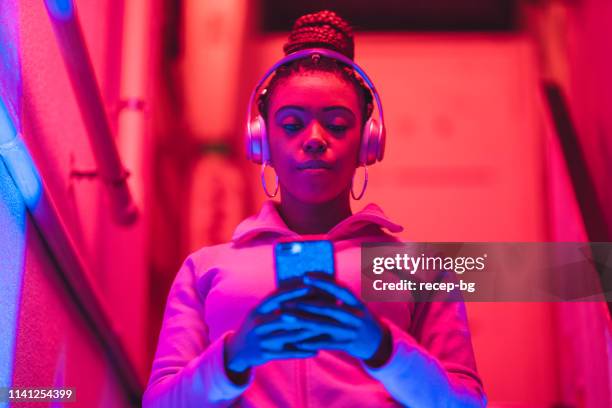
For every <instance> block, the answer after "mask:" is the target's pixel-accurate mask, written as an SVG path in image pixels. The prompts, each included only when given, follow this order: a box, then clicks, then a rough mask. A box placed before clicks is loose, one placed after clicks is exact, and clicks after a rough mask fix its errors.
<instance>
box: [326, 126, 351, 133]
mask: <svg viewBox="0 0 612 408" xmlns="http://www.w3.org/2000/svg"><path fill="white" fill-rule="evenodd" d="M347 127H348V126H346V125H327V128H328V129H329V130H331V131H332V132H344V131H345V130H346V129H347Z"/></svg>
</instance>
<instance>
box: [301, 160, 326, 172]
mask: <svg viewBox="0 0 612 408" xmlns="http://www.w3.org/2000/svg"><path fill="white" fill-rule="evenodd" d="M297 168H298V169H299V170H329V169H331V164H329V163H328V162H326V161H324V160H308V161H305V162H303V163H300V164H298V166H297Z"/></svg>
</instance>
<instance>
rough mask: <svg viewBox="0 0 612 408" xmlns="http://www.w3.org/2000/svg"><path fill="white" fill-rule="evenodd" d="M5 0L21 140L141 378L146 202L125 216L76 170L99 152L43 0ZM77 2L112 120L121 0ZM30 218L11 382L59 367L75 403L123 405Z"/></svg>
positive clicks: (49, 379) (48, 379) (42, 381)
mask: <svg viewBox="0 0 612 408" xmlns="http://www.w3.org/2000/svg"><path fill="white" fill-rule="evenodd" d="M9 1H14V2H15V3H17V8H18V13H19V19H18V21H17V24H18V33H19V39H20V53H19V56H20V63H21V75H22V78H23V99H22V101H21V103H22V106H23V109H22V110H23V113H22V117H21V118H20V120H21V123H22V129H23V137H24V140H25V142H26V144H27V146H28V149H29V150H30V152H31V154H32V156H33V158H34V161H35V163H36V165H37V167H38V169H39V171H40V174H41V175H42V178H43V180H44V182H45V183H46V185H47V187H48V189H49V191H50V194H51V196H52V197H53V199H54V201H55V203H56V205H57V207H58V211H59V214H60V216H61V217H62V218H63V220H64V222H65V224H66V226H67V230H68V233H69V234H70V235H71V236H72V238H73V240H74V242H75V244H76V246H77V250H78V251H79V252H80V254H81V256H82V257H83V259H84V261H85V264H86V268H87V270H88V273H89V278H90V279H91V281H92V282H93V283H94V285H95V286H96V287H97V289H98V291H99V292H100V293H101V294H102V298H103V301H104V303H105V306H106V308H107V310H108V311H109V313H110V318H111V320H112V322H113V326H114V328H115V330H116V332H117V334H118V335H119V337H120V338H121V341H122V342H123V343H124V345H125V348H126V349H127V351H128V354H129V358H130V360H131V361H132V363H133V364H134V365H135V367H136V369H137V371H138V375H139V376H140V381H141V382H142V383H144V382H145V381H146V379H147V374H148V369H149V366H148V361H147V349H146V347H147V343H146V339H147V330H146V327H147V321H148V318H147V310H146V305H147V303H146V300H147V288H148V276H147V262H148V258H147V250H146V239H147V236H146V234H147V231H148V229H147V228H148V224H147V218H148V208H146V207H141V208H140V211H141V217H140V218H139V220H138V221H137V223H136V224H135V225H132V226H129V227H123V226H119V225H117V224H115V223H114V221H113V218H112V214H111V212H110V209H109V205H108V200H107V197H106V196H105V194H106V193H105V190H104V189H103V188H102V184H101V182H100V181H99V180H97V179H93V180H92V179H81V180H78V179H74V178H71V177H70V172H71V170H73V169H78V170H95V162H94V161H93V156H92V153H91V147H90V145H89V142H88V139H87V134H86V131H85V129H84V126H83V123H82V120H81V115H80V112H79V109H78V106H77V105H76V101H75V97H74V95H73V91H72V88H71V84H70V81H69V79H68V77H67V74H66V69H65V67H64V62H63V60H62V58H61V55H60V52H59V48H58V46H57V43H56V38H55V35H54V32H53V30H52V26H51V23H50V21H49V17H48V15H47V12H46V9H45V5H44V2H43V1H35V0H19V1H16V0H9ZM76 7H77V12H78V14H79V17H80V21H81V26H82V28H83V31H84V36H85V40H86V43H87V45H88V47H89V51H90V55H91V58H92V61H93V65H94V69H95V71H96V76H97V79H98V83H99V86H100V89H101V93H102V96H103V99H104V103H105V108H106V110H107V112H108V115H109V118H110V121H111V126H112V128H113V130H115V128H116V117H117V107H118V102H119V101H118V99H117V95H118V87H119V78H120V71H119V70H120V62H121V61H120V55H121V47H120V45H121V35H122V7H123V1H120V0H103V1H97V2H89V1H76ZM143 151H146V150H145V149H143ZM143 166H145V167H146V166H148V161H147V158H146V157H145V158H144V161H143ZM140 170H142V169H140ZM141 172H142V171H141ZM147 175H148V174H147ZM134 182H135V183H142V180H134ZM28 225H29V226H28V230H27V231H28V234H27V236H26V238H25V239H26V240H27V250H26V255H25V256H26V259H25V274H24V281H23V284H22V302H21V304H20V314H19V333H18V337H17V346H16V350H17V352H16V359H15V367H14V370H15V372H14V384H15V385H22V386H36V385H40V386H43V385H47V386H50V385H52V384H53V383H54V382H53V381H54V376H56V375H59V376H60V377H62V378H63V379H64V381H65V384H66V386H71V387H76V388H77V395H78V397H77V400H78V404H77V405H76V406H86V407H91V406H117V407H120V406H126V404H127V402H126V400H125V399H124V397H123V393H124V390H123V389H122V388H121V387H120V386H119V384H118V382H117V379H116V378H117V375H116V373H114V371H113V369H112V368H111V366H110V365H109V361H107V357H105V355H104V353H103V350H102V349H101V345H100V342H99V341H98V340H97V339H96V338H94V336H93V335H92V334H91V332H90V328H88V327H87V326H86V325H85V323H84V320H83V316H82V314H81V313H80V311H79V310H78V309H77V308H76V306H75V304H74V302H73V301H72V299H71V297H70V296H69V295H68V293H67V292H66V291H65V289H64V288H63V287H62V286H61V284H60V283H59V282H58V276H59V275H58V272H57V270H56V266H55V264H54V263H52V262H51V260H50V258H49V256H48V252H47V251H48V250H47V248H46V247H45V246H44V245H43V243H42V242H41V237H40V236H39V235H38V234H37V233H36V232H35V231H34V230H33V229H32V227H31V225H30V223H28ZM22 239H23V238H22ZM38 406H40V405H38Z"/></svg>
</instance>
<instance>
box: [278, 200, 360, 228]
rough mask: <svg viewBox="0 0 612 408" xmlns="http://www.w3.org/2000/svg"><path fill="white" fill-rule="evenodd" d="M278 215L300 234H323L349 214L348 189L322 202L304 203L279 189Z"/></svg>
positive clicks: (350, 212)
mask: <svg viewBox="0 0 612 408" xmlns="http://www.w3.org/2000/svg"><path fill="white" fill-rule="evenodd" d="M281 197H282V198H281V202H280V207H279V213H280V216H281V217H282V218H283V220H284V221H285V223H286V224H287V226H288V227H289V229H291V230H292V231H295V232H297V233H298V234H301V235H305V234H306V235H308V234H325V233H327V232H329V230H331V229H332V228H333V227H335V226H336V225H337V224H338V223H339V222H340V221H342V220H344V219H346V218H348V217H349V216H351V214H352V211H351V204H350V200H349V190H346V191H344V192H343V193H342V194H340V195H339V196H338V197H336V198H334V199H332V200H330V201H326V202H323V203H305V202H303V201H300V200H298V199H297V198H296V197H295V196H292V195H291V194H289V193H288V192H287V191H281Z"/></svg>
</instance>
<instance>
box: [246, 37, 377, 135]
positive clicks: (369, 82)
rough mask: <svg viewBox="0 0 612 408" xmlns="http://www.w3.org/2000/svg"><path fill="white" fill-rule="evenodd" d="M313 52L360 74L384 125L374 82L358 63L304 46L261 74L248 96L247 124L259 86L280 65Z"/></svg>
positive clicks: (328, 51) (323, 49)
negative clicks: (304, 47)
mask: <svg viewBox="0 0 612 408" xmlns="http://www.w3.org/2000/svg"><path fill="white" fill-rule="evenodd" d="M315 54H317V55H322V56H324V57H328V58H332V59H335V60H337V61H338V62H341V63H342V64H344V65H346V66H348V67H351V68H353V69H354V70H355V71H357V73H358V74H359V76H361V78H362V79H363V80H364V82H365V83H366V84H367V85H368V87H369V88H370V91H371V92H372V95H373V96H374V100H375V101H376V108H377V110H378V116H379V117H380V124H381V126H384V123H385V121H384V116H383V109H382V103H381V101H380V97H379V96H378V92H377V91H376V87H375V86H374V83H373V82H372V80H371V79H370V77H368V75H367V74H366V73H365V71H364V70H363V69H362V68H361V67H360V66H359V65H357V64H356V63H355V62H354V61H353V60H351V59H350V58H348V57H347V56H346V55H343V54H340V53H339V52H336V51H332V50H330V49H327V48H306V49H303V50H300V51H296V52H292V53H290V54H288V55H286V56H285V57H284V58H282V59H280V60H279V61H278V62H277V63H276V64H274V65H272V67H270V69H268V70H267V71H266V73H265V74H264V75H263V77H262V78H261V79H260V80H259V82H258V83H257V86H255V88H254V89H253V92H251V97H250V98H249V106H248V109H247V126H250V122H251V117H252V116H251V115H252V111H251V109H252V107H253V104H254V103H255V98H256V97H257V95H258V94H259V91H260V90H261V87H262V86H263V84H264V83H265V82H266V80H267V79H268V78H269V77H270V76H271V75H272V74H274V72H276V70H277V69H278V68H279V67H280V66H282V65H285V64H288V63H290V62H293V61H295V60H299V59H303V58H306V57H309V56H311V55H315Z"/></svg>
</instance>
